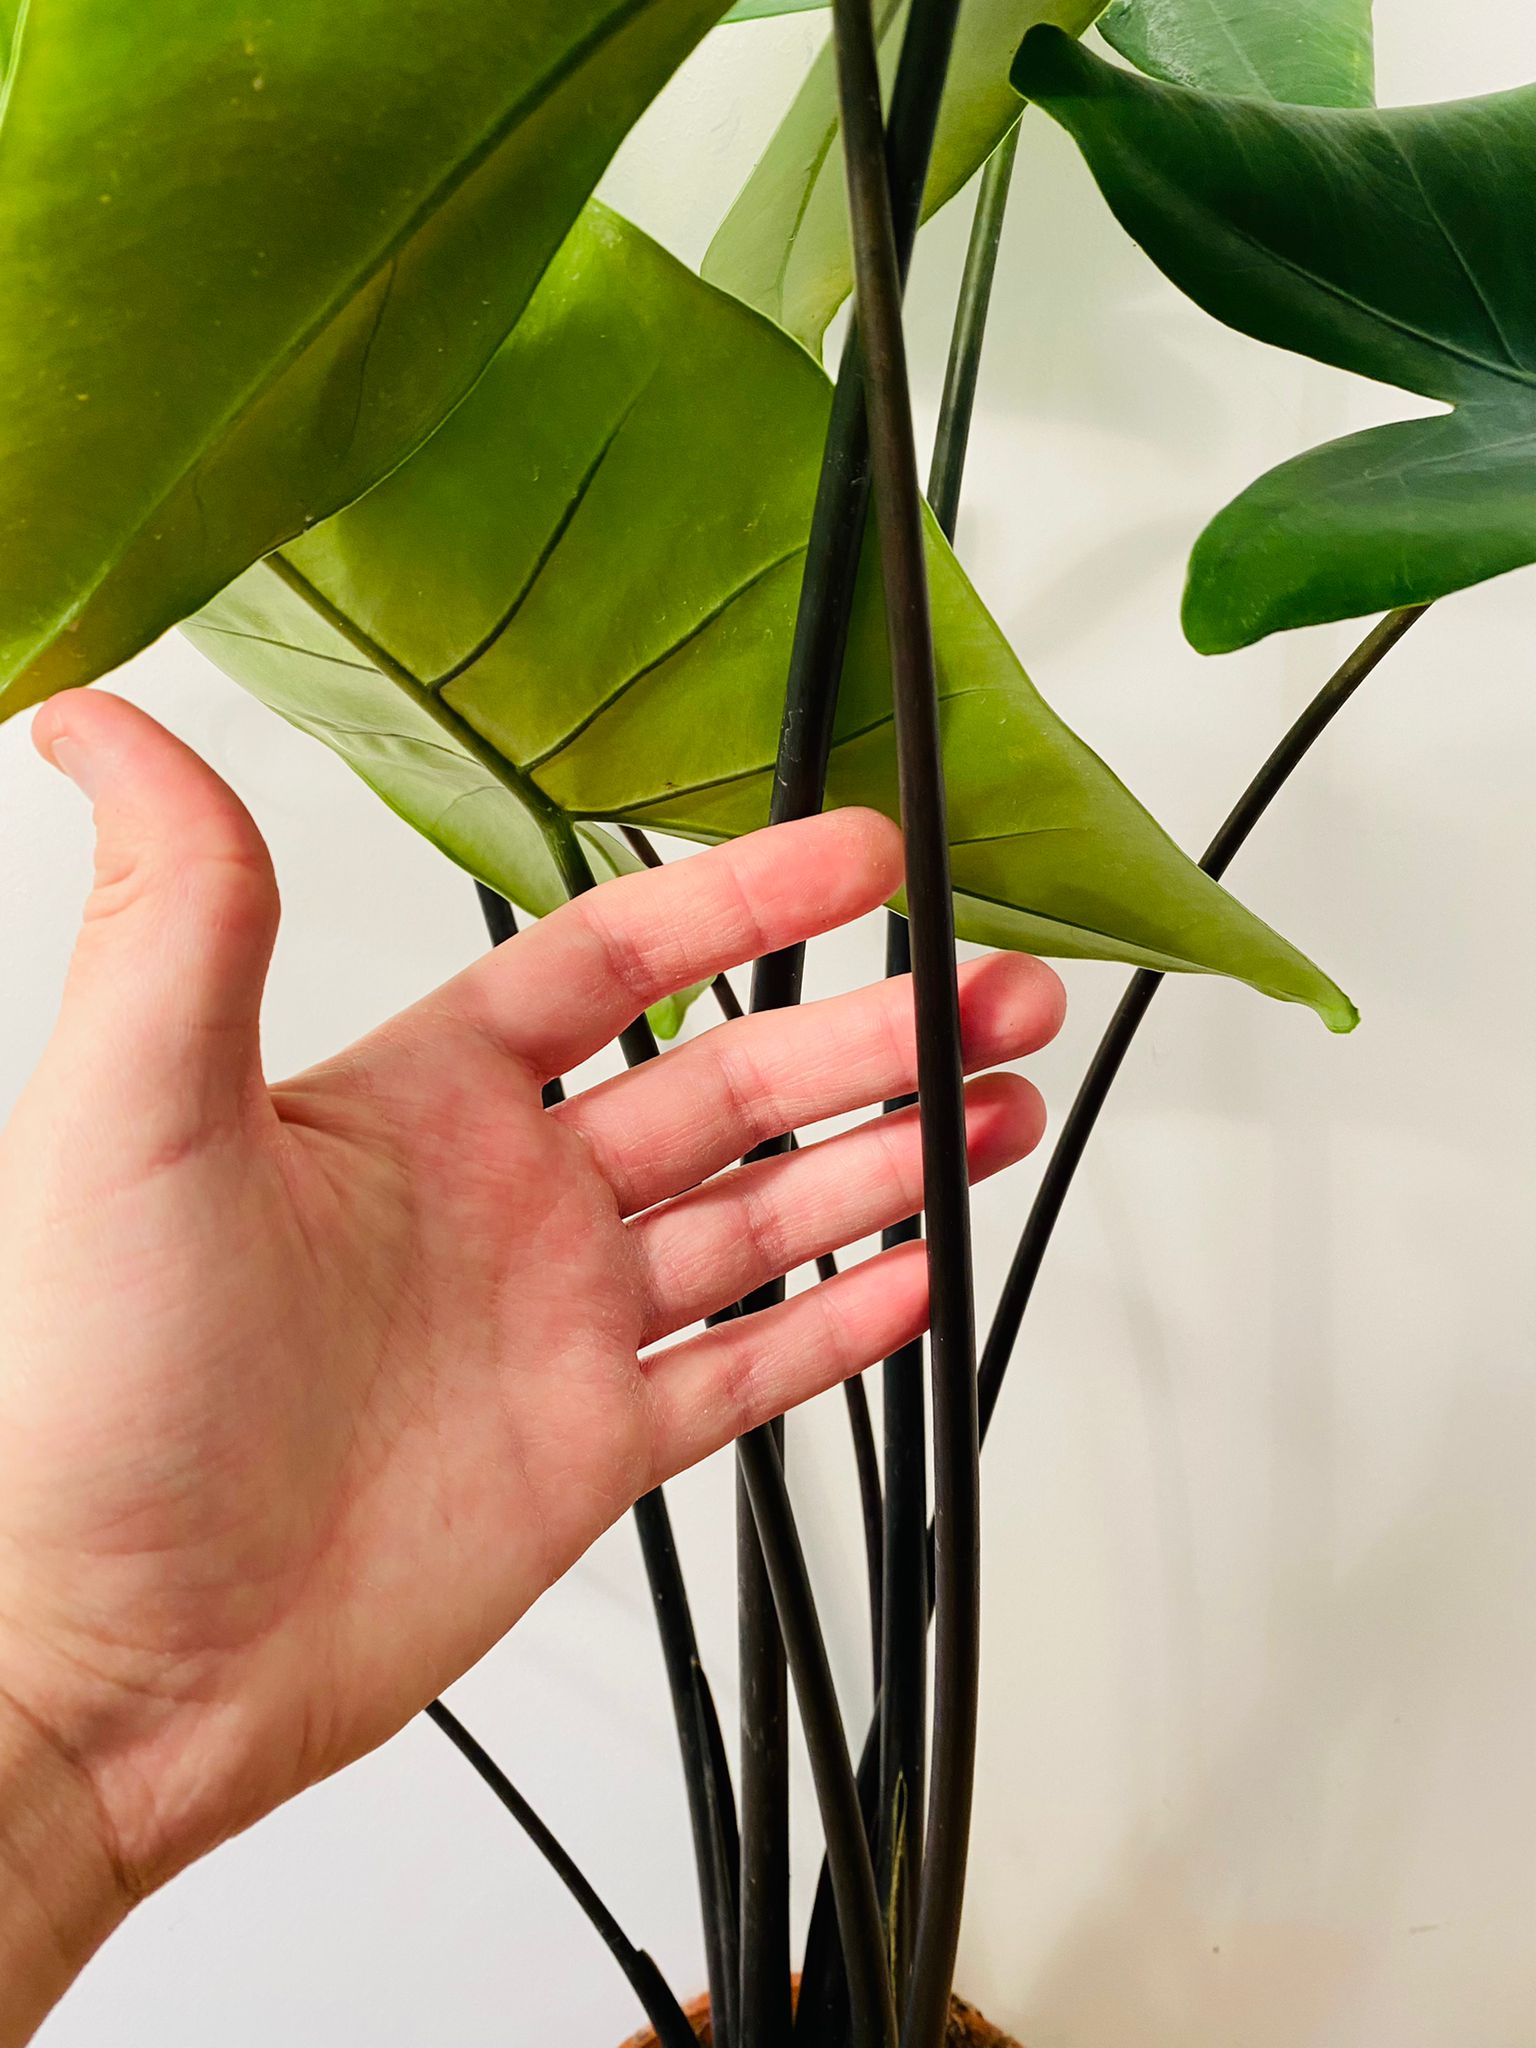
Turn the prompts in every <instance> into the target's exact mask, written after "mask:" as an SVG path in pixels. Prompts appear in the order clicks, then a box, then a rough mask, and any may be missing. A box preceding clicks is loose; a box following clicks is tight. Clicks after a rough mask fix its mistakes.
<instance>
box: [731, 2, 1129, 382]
mask: <svg viewBox="0 0 1536 2048" xmlns="http://www.w3.org/2000/svg"><path fill="white" fill-rule="evenodd" d="M1103 4H1104V0H966V5H965V6H964V7H963V8H962V9H961V12H960V25H959V28H958V30H957V31H956V35H955V49H954V56H953V59H952V61H951V64H950V72H949V84H948V87H947V88H946V90H945V94H944V107H943V112H942V114H941V116H940V119H939V129H938V135H937V137H936V139H935V143H934V151H933V164H932V168H931V170H930V172H929V176H928V189H927V192H926V195H925V197H924V200H923V218H924V220H927V219H928V218H929V217H930V216H931V215H933V214H935V213H937V212H938V210H939V208H940V207H941V206H943V205H944V204H945V203H946V202H947V201H948V200H950V199H953V197H954V196H955V194H956V193H957V192H958V191H959V190H960V188H961V186H962V185H964V184H965V182H966V181H967V179H968V178H970V177H971V176H972V175H973V174H974V173H975V172H976V171H978V170H979V169H980V168H981V166H982V165H983V164H984V163H985V162H986V160H987V158H988V157H989V156H990V155H991V154H992V152H993V150H994V149H995V148H996V147H997V145H998V143H999V142H1001V141H1002V139H1003V137H1004V136H1005V135H1006V134H1007V132H1008V130H1009V129H1010V128H1011V127H1012V126H1013V124H1014V122H1015V121H1016V120H1017V119H1018V117H1019V111H1020V109H1019V100H1018V95H1017V94H1016V93H1015V92H1014V91H1013V89H1012V87H1011V86H1010V85H1009V83H1008V66H1009V64H1010V62H1011V60H1012V58H1013V53H1014V51H1015V50H1016V49H1017V48H1018V46H1019V38H1020V36H1021V35H1023V33H1024V31H1025V30H1026V29H1027V28H1029V27H1030V26H1031V24H1032V23H1035V22H1041V21H1046V22H1055V23H1057V24H1059V25H1060V26H1062V27H1064V28H1068V29H1070V30H1072V32H1073V33H1074V34H1078V33H1081V31H1082V30H1083V29H1085V28H1086V27H1087V26H1088V24H1089V23H1090V22H1091V21H1092V20H1093V18H1094V16H1095V15H1096V14H1097V13H1098V11H1099V9H1100V7H1101V6H1102V5H1103ZM909 12H910V0H875V18H876V23H877V25H878V27H879V30H880V63H881V69H882V72H883V74H884V76H885V80H886V85H887V89H889V86H890V81H891V79H892V78H893V77H894V76H895V72H896V62H897V59H898V57H899V56H900V54H901V38H902V33H903V31H904V30H905V28H906V25H907V15H908V13H909ZM704 275H705V276H706V277H707V278H708V279H709V280H710V282H711V283H713V284H718V285H720V286H721V287H722V288H723V289H724V290H726V291H728V292H733V293H734V294H735V295H736V297H737V298H739V299H744V300H745V301H746V303H747V304H748V305H749V306H755V307H756V308H757V309H758V311H759V312H761V313H766V314H767V315H768V317H769V319H770V320H776V321H777V322H778V323H779V325H780V326H781V327H784V328H787V329H788V331H789V332H790V333H791V334H793V335H794V336H795V337H796V338H797V339H798V340H800V341H803V342H804V343H805V345H806V347H807V348H809V349H811V350H812V351H813V352H814V353H816V354H820V352H821V343H822V338H823V336H824V335H825V333H826V331H827V327H828V325H829V323H830V322H831V319H832V316H833V314H834V313H836V311H837V309H838V307H839V306H840V305H841V304H842V303H843V301H844V299H846V298H847V296H848V294H849V292H850V291H851V290H852V288H853V268H852V257H851V254H850V249H849V242H848V207H847V198H846V186H845V183H844V178H843V152H842V146H841V125H840V123H839V120H838V112H837V75H836V63H835V59H834V55H833V51H832V46H831V44H830V43H829V44H828V45H827V47H826V48H825V49H824V50H823V51H822V52H821V54H820V55H819V56H818V58H817V59H816V62H815V63H814V64H813V65H812V67H811V70H810V73H809V75H808V77H807V78H806V81H805V84H804V85H803V86H802V87H801V89H800V91H799V93H798V95H797V96H796V98H795V101H794V104H793V105H792V106H791V108H790V110H789V112H788V113H787V114H786V115H785V117H784V119H783V121H782V122H781V123H780V124H779V127H778V129H777V130H776V131H775V133H774V137H773V140H772V141H771V142H770V143H769V145H768V148H767V151H766V152H765V154H764V156H763V158H762V160H761V162H760V163H759V164H758V166H757V168H756V170H755V171H754V172H753V173H752V176H751V177H750V178H749V179H748V181H747V183H746V185H745V186H744V187H743V188H742V191H741V194H740V196H739V197H738V198H737V200H736V203H735V205H734V206H733V207H732V208H731V210H730V212H729V213H728V214H727V215H726V217H725V220H724V221H723V222H722V224H721V227H720V231H719V233H718V234H717V235H716V236H715V238H714V240H713V242H711V244H710V246H709V251H708V253H707V254H706V256H705V258H704Z"/></svg>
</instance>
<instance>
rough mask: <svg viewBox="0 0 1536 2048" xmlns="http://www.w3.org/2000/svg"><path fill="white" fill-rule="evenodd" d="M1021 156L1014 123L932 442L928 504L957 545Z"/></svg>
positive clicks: (998, 165) (981, 231) (982, 205)
mask: <svg viewBox="0 0 1536 2048" xmlns="http://www.w3.org/2000/svg"><path fill="white" fill-rule="evenodd" d="M1018 155H1019V123H1018V122H1017V121H1015V122H1014V124H1013V126H1012V127H1011V128H1010V129H1009V131H1008V133H1007V134H1006V135H1005V136H1004V137H1003V139H1002V141H1001V142H1000V143H999V144H998V145H997V148H996V149H995V150H993V152H992V154H991V156H990V157H989V158H988V160H987V167H986V169H985V170H984V171H983V172H982V175H981V190H980V192H979V193H978V194H977V197H976V212H975V215H974V217H973V219H972V221H971V240H970V246H969V248H968V249H967V250H966V256H965V275H964V277H963V278H962V279H961V282H960V302H959V306H958V308H957V310H956V313H955V325H954V332H953V334H952V336H951V338H950V345H949V367H948V369H947V371H946V372H945V377H944V400H943V404H942V405H941V406H940V408H939V430H938V433H937V435H936V436H935V438H934V444H933V467H932V469H931V470H930V471H929V475H928V503H929V504H930V505H931V506H932V507H933V516H934V518H935V519H937V520H938V522H939V525H940V527H941V528H942V529H943V533H944V537H945V539H946V540H949V541H953V540H954V537H955V527H956V525H957V524H958V521H959V517H960V487H961V484H962V483H963V481H964V479H965V458H966V453H967V451H968V449H969V447H970V440H971V421H972V418H973V417H974V415H975V411H976V387H977V384H978V382H979V380H980V377H981V351H982V346H983V344H984V342H985V340H986V333H987V315H988V314H989V313H990V312H991V310H992V287H993V284H994V283H995V282H996V279H997V257H998V251H999V249H1000V248H1001V246H1002V240H1003V220H1004V217H1005V216H1006V214H1007V211H1008V193H1009V189H1010V187H1011V186H1012V183H1013V168H1014V165H1015V164H1016V163H1017V161H1018Z"/></svg>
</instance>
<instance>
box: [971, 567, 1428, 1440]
mask: <svg viewBox="0 0 1536 2048" xmlns="http://www.w3.org/2000/svg"><path fill="white" fill-rule="evenodd" d="M1428 609H1429V607H1428V606H1427V605H1413V606H1409V607H1407V608H1405V609H1404V610H1401V611H1395V612H1390V613H1389V614H1388V615H1387V617H1386V618H1384V619H1382V620H1381V621H1380V623H1379V624H1377V625H1376V626H1373V627H1372V629H1371V631H1370V632H1369V633H1367V634H1366V636H1365V638H1364V639H1363V640H1362V641H1361V642H1360V644H1359V646H1358V647H1356V648H1355V649H1354V650H1353V652H1352V653H1351V654H1350V655H1349V656H1348V657H1347V658H1346V660H1345V661H1344V662H1343V664H1342V665H1341V666H1340V667H1339V668H1338V669H1337V670H1336V671H1335V672H1334V674H1333V675H1331V676H1330V677H1329V679H1328V681H1327V682H1326V683H1325V684H1324V685H1323V687H1322V689H1321V690H1320V691H1319V692H1318V693H1317V695H1316V696H1315V697H1314V698H1313V699H1312V702H1311V703H1310V704H1309V705H1308V706H1307V708H1306V710H1305V711H1303V712H1302V714H1301V716H1300V717H1299V718H1298V719H1297V720H1296V723H1295V724H1294V725H1293V726H1292V727H1291V729H1290V731H1289V732H1287V734H1286V735H1285V737H1284V739H1282V740H1281V742H1280V744H1279V746H1277V747H1276V749H1275V751H1274V752H1273V753H1272V754H1271V755H1270V757H1269V759H1268V760H1267V761H1266V762H1265V763H1264V766H1263V767H1262V768H1261V769H1260V770H1259V772H1258V774H1257V775H1256V776H1255V777H1254V779H1253V781H1252V782H1251V783H1249V785H1248V787H1247V789H1246V790H1245V791H1244V792H1243V794H1242V796H1241V797H1240V798H1239V799H1238V801H1237V803H1236V805H1235V806H1234V807H1233V809H1232V811H1231V813H1230V815H1229V816H1228V818H1227V820H1226V822H1225V824H1224V825H1223V826H1222V828H1221V830H1220V831H1219V832H1218V833H1217V834H1216V837H1215V838H1214V839H1213V840H1212V841H1211V843H1210V845H1209V847H1208V848H1207V849H1206V852H1205V857H1204V859H1203V860H1202V861H1201V863H1200V865H1201V867H1202V868H1203V869H1204V871H1205V872H1206V874H1208V875H1210V876H1212V877H1213V878H1214V879H1216V880H1218V881H1219V880H1220V878H1221V877H1222V876H1223V875H1224V874H1225V873H1226V872H1227V869H1228V868H1229V867H1230V866H1231V864H1232V861H1233V859H1234V858H1235V856H1236V855H1237V854H1238V853H1239V852H1240V851H1241V849H1242V847H1243V846H1244V845H1245V844H1246V842H1247V840H1248V838H1249V836H1250V834H1251V833H1252V832H1253V829H1254V827H1255V826H1256V825H1257V824H1258V823H1259V821H1260V819H1261V818H1262V817H1263V816H1264V814H1265V812H1266V811H1267V810H1268V809H1269V807H1270V805H1271V804H1272V803H1273V802H1274V800H1275V798H1276V797H1277V796H1278V795H1279V794H1280V792H1281V790H1282V789H1284V787H1285V785H1286V783H1287V782H1288V781H1289V780H1290V778H1291V776H1292V775H1294V774H1295V772H1296V770H1297V769H1298V768H1299V767H1300V765H1301V763H1302V762H1303V761H1304V760H1305V759H1306V757H1307V755H1308V753H1310V751H1311V749H1312V748H1313V747H1314V746H1315V745H1316V743H1317V741H1318V740H1319V739H1321V738H1322V736H1323V734H1324V733H1325V732H1326V731H1327V730H1328V728H1329V726H1330V725H1331V724H1332V723H1333V721H1334V719H1335V718H1337V717H1338V715H1339V713H1340V712H1341V711H1342V710H1343V709H1344V706H1345V705H1346V704H1347V703H1348V702H1349V700H1350V698H1351V697H1353V696H1354V694H1355V692H1356V690H1358V689H1359V688H1360V685H1361V684H1362V683H1363V682H1364V681H1365V680H1366V678H1367V677H1368V676H1369V675H1370V674H1371V673H1372V672H1373V670H1374V669H1375V668H1376V667H1377V666H1378V664H1379V663H1380V662H1381V661H1382V660H1384V659H1385V657H1386V656H1387V655H1388V654H1390V653H1391V651H1392V649H1393V648H1394V647H1395V646H1396V645H1397V643H1398V642H1399V640H1401V639H1402V637H1403V635H1404V634H1405V633H1406V632H1408V631H1409V629H1410V628H1411V627H1412V626H1414V625H1416V624H1417V622H1418V621H1419V620H1420V619H1421V618H1423V616H1424V614H1425V612H1426V611H1427V610H1428ZM1163 980H1164V977H1163V976H1162V975H1161V974H1154V973H1152V972H1151V971H1150V970H1149V969H1145V968H1144V969H1143V970H1142V971H1141V972H1140V973H1138V974H1136V975H1135V976H1133V977H1132V980H1131V983H1130V986H1129V987H1128V988H1127V990H1126V992H1125V995H1124V996H1123V997H1122V999H1121V1002H1120V1006H1119V1008H1118V1009H1117V1010H1116V1011H1115V1014H1114V1016H1113V1017H1112V1018H1111V1020H1110V1024H1109V1028H1108V1030H1107V1031H1106V1032H1105V1033H1104V1036H1103V1038H1102V1039H1101V1040H1100V1041H1099V1047H1098V1050H1097V1052H1095V1054H1094V1056H1093V1061H1092V1064H1091V1065H1090V1067H1089V1069H1088V1072H1087V1074H1086V1076H1085V1077H1084V1080H1083V1084H1082V1087H1081V1088H1080V1089H1079V1091H1078V1095H1077V1099H1076V1101H1075V1102H1074V1103H1073V1105H1072V1110H1071V1114H1070V1115H1069V1116H1068V1118H1067V1120H1066V1122H1065V1124H1064V1125H1063V1126H1062V1131H1061V1136H1060V1137H1059V1138H1058V1139H1057V1141H1056V1147H1055V1150H1054V1151H1053V1152H1052V1154H1051V1160H1050V1164H1049V1165H1048V1166H1047V1168H1046V1170H1045V1176H1044V1178H1043V1179H1042V1181H1041V1183H1040V1188H1039V1192H1038V1193H1037V1194H1036V1196H1035V1199H1034V1203H1033V1205H1032V1207H1031V1209H1030V1212H1029V1217H1028V1220H1027V1222H1026V1223H1025V1225H1024V1232H1023V1235H1022V1236H1021V1238H1020V1239H1019V1245H1018V1250H1017V1251H1016V1252H1015V1253H1014V1257H1013V1264H1012V1266H1011V1267H1010V1269H1009V1273H1008V1278H1007V1281H1006V1282H1005V1284H1004V1287H1003V1292H1002V1296H1001V1299H1000V1300H999V1302H998V1307H997V1313H996V1316H995V1317H994V1319H993V1323H992V1328H991V1331H990V1334H989V1335H988V1338H987V1344H986V1350H985V1352H984V1354H983V1357H982V1364H981V1375H980V1378H981V1428H982V1433H983V1435H985V1433H986V1431H987V1429H988V1428H989V1427H990V1425H991V1421H992V1417H993V1415H994V1414H995V1413H996V1412H997V1402H998V1396H999V1394H1000V1393H1001V1392H1002V1386H1003V1380H1004V1377H1005V1376H1006V1374H1007V1371H1008V1365H1009V1361H1010V1360H1011V1359H1012V1357H1013V1353H1014V1349H1015V1347H1016V1345H1017V1343H1018V1340H1019V1331H1020V1329H1021V1328H1022V1327H1023V1322H1024V1314H1025V1311H1026V1310H1027V1309H1028V1307H1029V1303H1030V1298H1031V1296H1032V1295H1033V1293H1034V1290H1035V1282H1036V1280H1037V1279H1038V1278H1039V1276H1040V1266H1041V1262H1042V1261H1043V1259H1044V1257H1045V1253H1046V1248H1047V1246H1048V1245H1049V1244H1050V1241H1051V1237H1052V1235H1053V1233H1054V1231H1055V1229H1056V1224H1057V1221H1058V1219H1059V1218H1060V1216H1061V1211H1062V1205H1063V1203H1064V1202H1065V1201H1066V1199H1067V1192H1068V1190H1069V1189H1070V1187H1071V1185H1072V1182H1073V1180H1074V1178H1075V1177H1076V1174H1077V1169H1078V1167H1079V1166H1080V1165H1081V1164H1082V1159H1083V1154H1084V1152H1085V1151H1086V1150H1087V1146H1088V1140H1089V1139H1090V1138H1091V1137H1092V1135H1093V1131H1094V1126H1095V1125H1096V1124H1097V1123H1098V1120H1099V1115H1100V1113H1101V1111H1102V1110H1103V1108H1104V1104H1105V1102H1106V1100H1107V1099H1108V1096H1109V1091H1110V1089H1111V1088H1112V1087H1113V1086H1114V1082H1115V1077H1116V1075H1117V1074H1118V1073H1119V1072H1120V1069H1121V1067H1122V1066H1123V1064H1124V1062H1125V1056H1126V1054H1127V1053H1128V1052H1129V1051H1130V1048H1131V1043H1132V1041H1133V1040H1134V1038H1135V1036H1136V1033H1137V1032H1138V1031H1139V1030H1140V1028H1141V1021H1142V1019H1143V1018H1144V1017H1145V1016H1146V1014H1147V1011H1148V1010H1149V1009H1150V1008H1151V1006H1152V998H1153V997H1154V996H1155V995H1156V994H1157V992H1158V990H1159V989H1160V988H1161V987H1162V984H1163Z"/></svg>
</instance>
